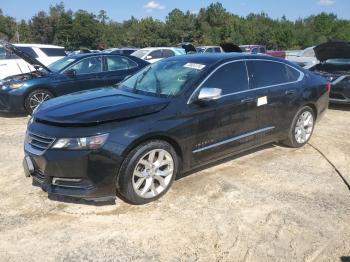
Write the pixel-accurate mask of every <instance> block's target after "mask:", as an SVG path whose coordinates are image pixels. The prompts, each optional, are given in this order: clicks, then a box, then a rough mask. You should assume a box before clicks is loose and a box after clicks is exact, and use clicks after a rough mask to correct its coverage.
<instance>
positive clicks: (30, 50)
mask: <svg viewBox="0 0 350 262" xmlns="http://www.w3.org/2000/svg"><path fill="white" fill-rule="evenodd" d="M17 48H18V49H19V50H21V51H22V52H25V53H26V54H28V55H30V56H31V57H34V58H37V57H38V55H37V54H36V53H35V51H34V50H33V48H31V47H27V46H17Z"/></svg>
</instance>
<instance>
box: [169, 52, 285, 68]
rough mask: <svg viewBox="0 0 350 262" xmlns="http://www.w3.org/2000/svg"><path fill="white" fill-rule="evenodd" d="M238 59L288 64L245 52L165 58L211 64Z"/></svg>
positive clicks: (277, 59) (271, 57) (269, 57)
mask: <svg viewBox="0 0 350 262" xmlns="http://www.w3.org/2000/svg"><path fill="white" fill-rule="evenodd" d="M239 59H247V60H249V59H263V60H271V61H279V62H284V63H286V64H288V62H287V61H286V60H284V59H280V58H276V57H273V56H268V55H252V54H247V53H208V54H190V55H182V56H173V57H170V58H167V60H172V61H183V62H188V63H205V64H209V65H213V64H216V63H220V62H225V61H234V60H239Z"/></svg>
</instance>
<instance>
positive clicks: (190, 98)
mask: <svg viewBox="0 0 350 262" xmlns="http://www.w3.org/2000/svg"><path fill="white" fill-rule="evenodd" d="M248 61H266V62H273V63H279V64H283V65H286V66H288V67H290V68H292V69H294V70H296V71H297V72H299V78H298V79H297V80H296V81H292V82H286V83H281V84H275V85H269V86H261V87H257V88H249V87H250V86H248V88H249V89H247V90H243V91H239V92H234V93H230V94H226V95H222V96H221V97H226V96H232V95H236V94H241V93H245V92H249V91H252V90H260V89H265V88H270V87H275V86H283V85H289V84H294V83H298V82H300V81H302V80H303V79H304V76H305V74H304V72H302V71H300V70H299V69H297V68H295V67H294V66H291V65H289V64H287V63H284V62H281V61H275V60H269V59H263V58H254V59H239V60H234V61H228V62H225V63H223V64H221V65H219V66H218V67H216V68H215V69H214V70H213V71H212V72H211V73H210V74H209V75H208V76H207V77H206V78H204V80H203V81H202V82H201V83H200V84H199V85H198V87H197V88H196V89H195V90H194V91H193V92H192V94H191V95H190V97H189V99H188V100H187V104H188V105H189V104H191V103H192V102H193V99H194V96H195V94H196V93H197V92H198V90H199V89H200V88H201V87H202V86H203V84H204V83H205V82H206V81H207V80H208V79H209V78H210V77H211V76H212V75H213V74H214V73H215V72H216V71H217V70H219V69H220V68H221V67H223V66H225V65H228V64H231V63H236V62H244V63H245V66H246V71H247V77H248V84H249V85H250V81H251V80H250V77H249V71H248V66H247V62H248ZM221 97H220V98H221ZM220 98H219V99H220Z"/></svg>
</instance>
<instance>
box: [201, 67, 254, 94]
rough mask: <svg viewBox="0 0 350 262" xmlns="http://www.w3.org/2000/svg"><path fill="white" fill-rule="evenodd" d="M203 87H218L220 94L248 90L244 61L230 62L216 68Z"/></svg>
mask: <svg viewBox="0 0 350 262" xmlns="http://www.w3.org/2000/svg"><path fill="white" fill-rule="evenodd" d="M203 87H213V88H220V89H221V90H222V95H228V94H232V93H236V92H241V91H245V90H248V78H247V71H246V66H245V63H244V62H232V63H229V64H226V65H224V66H222V67H220V68H219V69H218V70H216V71H215V72H214V73H213V74H212V75H211V76H210V77H209V79H208V80H207V81H205V83H204V84H203Z"/></svg>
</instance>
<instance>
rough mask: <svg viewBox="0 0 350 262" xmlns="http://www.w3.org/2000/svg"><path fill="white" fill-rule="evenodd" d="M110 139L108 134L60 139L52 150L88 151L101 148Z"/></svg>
mask: <svg viewBox="0 0 350 262" xmlns="http://www.w3.org/2000/svg"><path fill="white" fill-rule="evenodd" d="M107 138H108V134H103V135H98V136H90V137H81V138H60V139H58V140H57V141H56V142H55V144H54V145H53V147H52V148H54V149H69V150H86V149H92V150H93V149H99V148H101V147H102V146H103V145H104V143H105V142H106V140H107Z"/></svg>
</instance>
